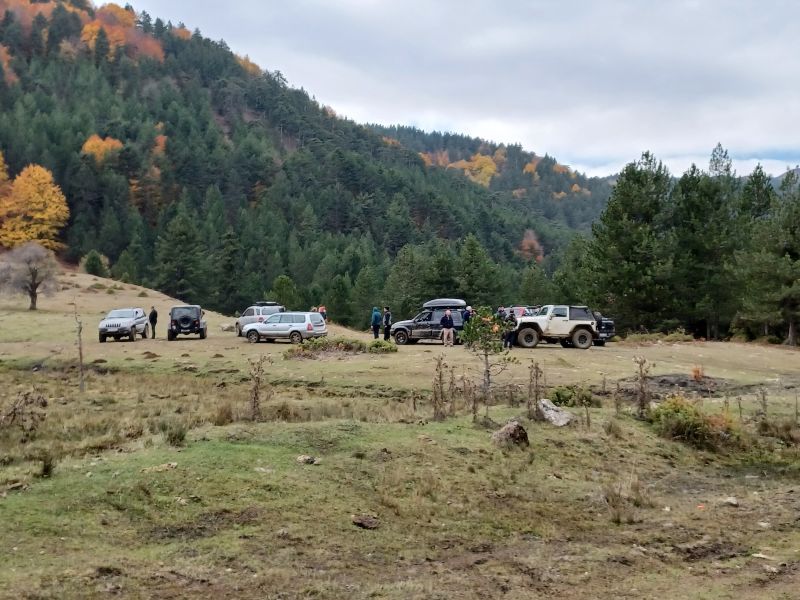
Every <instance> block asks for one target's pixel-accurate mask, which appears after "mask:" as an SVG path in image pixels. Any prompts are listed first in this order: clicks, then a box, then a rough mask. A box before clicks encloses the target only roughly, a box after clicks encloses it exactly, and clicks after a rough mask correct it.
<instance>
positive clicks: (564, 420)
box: [539, 398, 575, 427]
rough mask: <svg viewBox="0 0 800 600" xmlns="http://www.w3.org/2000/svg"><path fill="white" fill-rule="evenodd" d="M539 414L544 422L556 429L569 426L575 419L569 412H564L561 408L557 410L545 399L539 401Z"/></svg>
mask: <svg viewBox="0 0 800 600" xmlns="http://www.w3.org/2000/svg"><path fill="white" fill-rule="evenodd" d="M539 412H540V413H541V414H542V416H543V417H544V420H545V421H547V422H548V423H550V424H551V425H555V426H556V427H564V426H565V425H569V424H570V423H571V422H572V420H573V419H574V418H575V415H573V414H572V413H571V412H569V411H568V410H564V409H563V408H559V407H558V406H556V405H555V404H553V403H552V402H550V400H548V399H547V398H544V399H542V400H539Z"/></svg>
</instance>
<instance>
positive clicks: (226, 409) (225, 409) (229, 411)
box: [211, 402, 233, 427]
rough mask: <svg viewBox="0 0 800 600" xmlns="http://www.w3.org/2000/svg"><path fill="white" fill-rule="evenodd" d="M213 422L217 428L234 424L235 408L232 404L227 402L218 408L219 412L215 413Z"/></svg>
mask: <svg viewBox="0 0 800 600" xmlns="http://www.w3.org/2000/svg"><path fill="white" fill-rule="evenodd" d="M211 422H212V423H214V425H216V426H217V427H222V426H223V425H230V424H231V423H233V406H232V405H231V403H230V402H225V403H223V404H220V405H219V406H217V410H216V412H215V413H214V417H213V418H212V419H211Z"/></svg>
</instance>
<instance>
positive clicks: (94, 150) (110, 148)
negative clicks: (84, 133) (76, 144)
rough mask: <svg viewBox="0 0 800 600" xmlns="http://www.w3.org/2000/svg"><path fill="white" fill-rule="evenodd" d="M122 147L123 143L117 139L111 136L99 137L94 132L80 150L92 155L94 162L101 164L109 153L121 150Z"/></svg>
mask: <svg viewBox="0 0 800 600" xmlns="http://www.w3.org/2000/svg"><path fill="white" fill-rule="evenodd" d="M122 147H123V144H122V142H120V141H119V140H117V139H114V138H112V137H107V138H101V137H100V136H99V135H97V134H96V133H95V134H93V135H91V136H89V139H87V140H86V142H84V144H83V148H81V152H82V153H83V154H88V155H90V156H93V157H94V160H95V162H97V163H98V164H101V163H103V162H105V160H106V159H107V158H108V156H109V155H110V154H112V153H114V152H119V151H120V150H122Z"/></svg>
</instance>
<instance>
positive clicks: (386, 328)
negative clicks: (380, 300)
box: [383, 306, 392, 342]
mask: <svg viewBox="0 0 800 600" xmlns="http://www.w3.org/2000/svg"><path fill="white" fill-rule="evenodd" d="M391 333H392V311H390V310H389V307H388V306H384V307H383V339H384V341H387V342H388V341H389V338H390V337H391Z"/></svg>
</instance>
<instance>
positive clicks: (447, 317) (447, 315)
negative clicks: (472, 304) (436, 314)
mask: <svg viewBox="0 0 800 600" xmlns="http://www.w3.org/2000/svg"><path fill="white" fill-rule="evenodd" d="M439 324H440V325H441V326H442V343H443V344H444V345H445V346H452V345H453V339H454V336H453V331H454V327H455V324H454V323H453V314H452V313H451V312H450V309H448V310H446V311H444V316H443V317H442V319H441V321H439Z"/></svg>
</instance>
